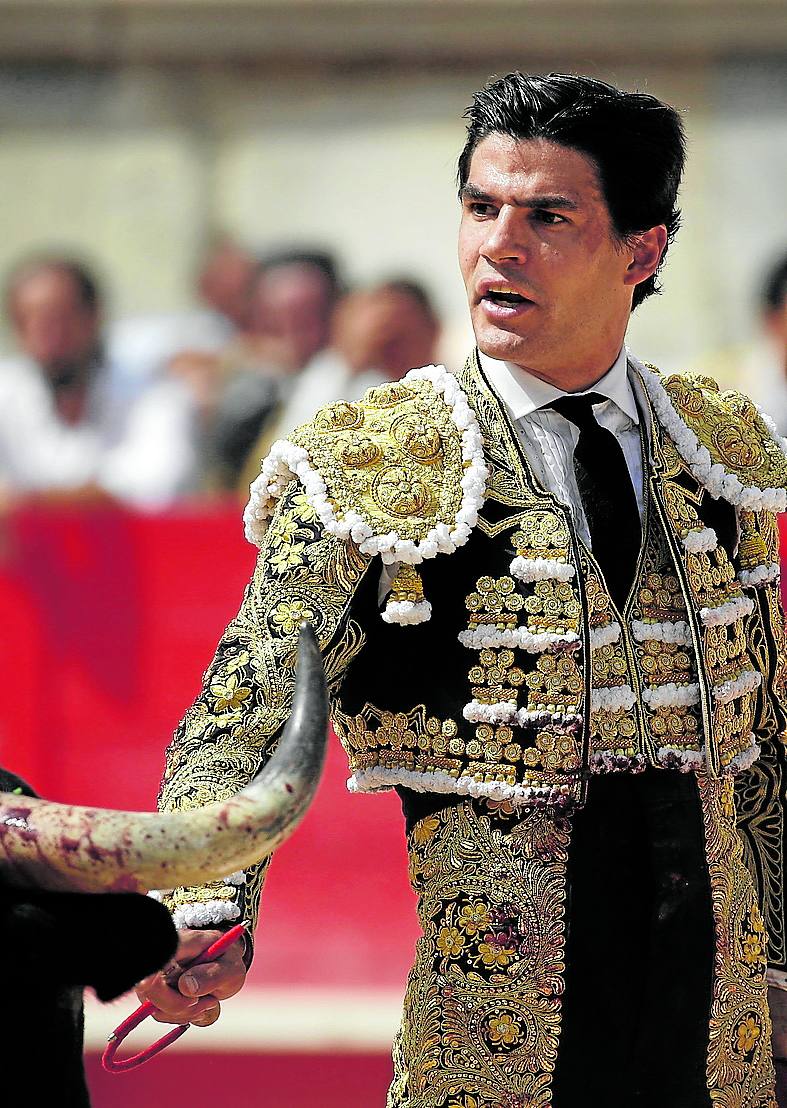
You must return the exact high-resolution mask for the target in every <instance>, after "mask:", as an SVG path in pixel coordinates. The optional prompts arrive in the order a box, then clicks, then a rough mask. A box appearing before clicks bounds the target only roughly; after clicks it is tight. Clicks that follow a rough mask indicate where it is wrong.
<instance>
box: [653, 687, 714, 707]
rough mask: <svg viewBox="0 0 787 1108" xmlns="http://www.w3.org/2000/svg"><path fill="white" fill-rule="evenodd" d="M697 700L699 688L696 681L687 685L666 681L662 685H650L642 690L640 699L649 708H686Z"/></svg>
mask: <svg viewBox="0 0 787 1108" xmlns="http://www.w3.org/2000/svg"><path fill="white" fill-rule="evenodd" d="M699 698H700V687H699V685H698V684H697V683H696V681H693V682H691V683H690V684H688V685H677V684H675V682H674V681H667V682H666V683H665V684H664V685H651V686H650V687H645V688H644V689H643V690H642V699H643V700H644V702H645V703H646V704H648V705H649V706H650V707H651V708H688V707H689V706H690V705H692V704H696V703H697V702H698V700H699Z"/></svg>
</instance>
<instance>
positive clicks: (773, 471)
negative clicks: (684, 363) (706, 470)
mask: <svg viewBox="0 0 787 1108" xmlns="http://www.w3.org/2000/svg"><path fill="white" fill-rule="evenodd" d="M663 384H664V387H665V388H666V390H667V392H668V393H669V397H670V400H671V401H672V403H673V404H674V405H675V408H676V410H677V411H678V414H679V415H680V416H681V418H682V419H683V420H684V421H685V422H686V424H687V425H688V426H689V427H690V428H691V430H692V431H693V432H694V434H695V435H696V436H697V438H698V439H699V441H700V443H701V445H702V446H704V447H706V448H707V449H708V450H709V451H710V452H711V455H712V458H713V460H714V461H720V462H721V463H722V464H723V465H724V467H725V469H727V470H728V471H729V472H730V473H734V474H735V475H736V476H737V477H738V478H739V479H740V480H741V481H742V482H743V484H744V485H756V486H758V487H759V488H763V489H767V488H784V487H785V484H787V461H786V460H785V457H784V455H783V454H782V452H781V449H780V448H779V445H778V443H776V442H775V440H774V438H773V436H772V435H771V433H770V431H769V430H768V428H767V427H766V425H765V423H764V422H763V420H762V418H761V416H760V415H759V413H758V412H757V409H756V407H755V406H754V404H753V403H752V402H751V400H749V398H748V397H746V396H743V395H742V394H741V393H737V392H724V393H719V391H718V385H717V384H716V383H715V382H714V381H712V380H711V379H710V378H707V377H704V378H703V377H691V376H685V375H682V374H674V375H672V376H669V377H665V378H663Z"/></svg>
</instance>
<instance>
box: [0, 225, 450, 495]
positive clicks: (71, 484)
mask: <svg viewBox="0 0 787 1108" xmlns="http://www.w3.org/2000/svg"><path fill="white" fill-rule="evenodd" d="M195 301H196V302H197V306H196V307H195V308H194V310H192V311H189V312H183V313H172V314H166V315H158V316H144V317H138V318H131V319H121V320H112V319H109V318H108V315H107V310H106V302H105V296H104V293H103V290H102V288H101V286H100V283H99V281H98V280H97V278H96V276H95V275H94V274H93V273H92V272H91V271H90V269H89V267H87V266H86V265H84V264H83V263H82V262H80V261H77V260H74V259H72V258H67V257H64V256H58V255H54V254H52V255H40V256H36V257H32V258H27V259H24V260H22V261H20V262H19V263H18V264H17V265H16V266H15V267H14V268H13V270H12V271H11V273H10V275H9V277H8V279H7V282H6V290H5V307H6V312H7V315H8V320H9V323H10V326H11V329H12V332H13V336H14V339H15V344H16V347H17V350H16V351H15V352H14V353H10V354H8V355H7V356H5V357H4V358H2V360H0V496H2V498H3V500H4V502H5V504H6V505H9V504H14V503H17V502H18V501H19V500H20V499H23V498H30V497H36V498H46V499H52V498H68V499H88V500H95V499H100V498H111V499H114V500H117V501H120V502H123V503H126V504H129V505H132V506H134V507H138V508H143V509H158V508H163V507H166V506H168V505H170V504H172V503H174V502H176V501H178V500H180V499H182V498H187V497H188V498H191V497H194V496H197V495H210V494H221V493H237V494H238V495H239V496H241V497H245V496H246V495H247V492H248V486H249V483H250V481H251V480H253V478H254V477H255V475H256V474H257V472H258V471H259V466H260V460H261V458H262V457H263V456H264V454H265V453H266V452H267V449H268V447H269V446H270V444H271V443H273V442H274V441H275V440H276V439H278V438H282V437H284V436H286V435H287V434H288V432H289V431H291V430H292V429H293V428H294V427H295V426H297V425H298V424H299V423H301V422H303V421H305V420H307V419H309V418H310V417H311V416H312V415H313V414H314V412H315V411H316V410H317V409H318V408H319V407H321V406H323V405H325V404H329V403H332V402H333V401H336V400H340V399H345V400H355V399H359V398H360V397H361V396H362V395H363V393H364V392H365V391H366V390H367V389H368V388H370V387H372V386H374V385H377V384H381V383H383V382H385V381H390V380H396V379H398V378H399V377H401V376H402V374H403V373H405V372H406V371H407V370H408V369H409V368H411V367H413V366H418V365H425V364H428V363H430V362H433V361H434V360H435V358H436V345H437V341H438V338H439V332H440V325H439V321H438V318H437V315H436V313H435V310H434V308H433V306H432V303H431V300H430V298H429V295H428V293H427V292H426V290H425V289H424V288H422V287H421V286H420V285H419V284H418V283H417V282H415V281H412V280H409V279H405V278H400V279H392V280H388V281H385V282H381V283H379V284H375V285H373V286H371V287H362V288H355V289H347V288H346V287H345V284H344V281H343V279H342V276H341V273H340V270H339V267H338V263H337V261H336V259H334V258H333V257H332V256H331V255H329V254H327V253H325V252H322V251H319V250H313V251H310V250H297V251H296V250H292V251H280V252H278V253H276V254H269V255H268V256H266V257H264V258H262V259H259V258H256V257H255V256H254V255H253V254H252V253H251V252H250V251H248V250H247V249H246V248H245V247H244V246H242V245H241V244H240V243H238V242H236V241H234V240H232V239H230V238H228V237H219V238H217V239H216V240H215V241H214V242H213V243H212V244H211V246H210V247H209V249H208V250H207V251H206V253H205V256H204V259H203V262H202V265H201V266H200V268H199V272H198V274H197V279H196V282H195Z"/></svg>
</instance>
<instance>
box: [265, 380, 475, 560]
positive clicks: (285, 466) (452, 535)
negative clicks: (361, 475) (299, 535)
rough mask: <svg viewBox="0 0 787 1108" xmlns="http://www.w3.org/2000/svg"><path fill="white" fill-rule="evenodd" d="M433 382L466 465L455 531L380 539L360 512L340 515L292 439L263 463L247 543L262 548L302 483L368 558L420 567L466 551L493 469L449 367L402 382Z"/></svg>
mask: <svg viewBox="0 0 787 1108" xmlns="http://www.w3.org/2000/svg"><path fill="white" fill-rule="evenodd" d="M402 380H403V381H404V382H407V381H429V382H431V384H432V387H433V388H434V390H435V392H437V393H438V394H440V395H441V396H442V398H443V400H444V401H445V403H446V405H447V406H448V407H449V408H450V410H451V417H452V419H453V421H454V423H455V424H456V426H457V428H458V429H459V431H460V432H461V434H462V460H463V462H464V464H465V474H464V477H463V478H462V490H463V491H462V502H461V504H460V505H459V510H458V511H457V513H456V516H455V517H454V525H453V527H449V526H448V525H447V524H445V523H438V524H437V525H436V526H435V527H433V528H431V530H430V531H429V532H428V534H427V535H426V537H425V538H423V539H422V540H421V541H420V542H414V541H413V540H412V539H402V538H400V537H399V535H398V534H397V532H396V531H390V532H388V533H387V534H384V535H378V534H375V532H374V530H373V528H372V527H371V525H370V524H369V523H368V521H367V520H365V519H364V518H363V516H361V515H360V513H358V512H354V511H350V512H346V513H345V514H344V515H343V516H342V517H341V518H339V517H338V516H337V515H336V512H335V510H334V507H333V505H332V504H331V502H330V500H329V498H328V488H327V486H326V484H325V481H324V480H323V479H322V477H321V476H320V474H319V473H318V472H317V470H315V469H313V468H312V466H311V463H310V461H309V456H308V453H307V452H306V450H305V449H304V448H303V447H302V446H296V445H295V444H294V443H291V442H289V441H288V440H287V439H279V441H278V442H275V443H274V444H273V446H272V447H271V450H270V453H269V454H268V456H267V458H265V460H264V461H263V463H262V469H261V471H260V475H259V477H257V478H256V480H255V481H254V482H253V483H252V485H251V489H250V497H249V502H248V504H247V505H246V510H245V511H244V513H243V520H244V524H245V529H246V538H247V539H248V540H249V542H252V543H255V544H256V545H257V546H259V545H260V544H261V542H262V540H263V538H264V535H265V532H266V530H267V528H268V523H269V521H270V518H271V516H272V515H273V511H274V508H275V505H276V501H277V500H278V499H279V498H280V497H281V496H282V494H283V492H284V490H285V489H286V488H287V485H288V484H289V483H290V482H291V481H292V480H293V479H294V478H297V479H298V480H299V481H300V482H301V485H302V486H303V490H304V492H305V493H306V497H307V499H308V501H309V504H310V505H311V507H312V508H313V509H314V511H315V513H316V514H317V517H318V518H319V520H320V522H321V523H322V525H323V527H324V529H325V531H326V532H327V533H328V534H330V535H335V536H336V537H337V538H339V539H352V540H353V542H355V543H357V544H358V546H359V548H360V550H361V553H363V554H371V555H375V554H379V555H380V556H381V558H382V560H383V562H385V563H387V564H391V563H393V562H407V563H409V564H410V565H419V564H420V563H421V562H422V561H424V559H425V558H434V557H436V556H437V555H438V554H452V553H453V552H454V551H455V550H456V549H457V547H460V546H463V545H464V544H465V543H466V542H467V540H468V539H469V537H470V534H471V532H472V530H473V528H474V527H475V525H476V523H477V522H478V511H479V509H480V507H481V505H482V504H483V502H484V498H485V495H486V481H487V478H488V476H489V470H488V468H487V466H486V464H485V462H484V444H483V439H482V438H481V432H480V431H479V429H478V422H477V420H476V417H475V413H474V412H473V410H472V408H471V407H470V405H469V404H468V402H467V397H466V396H465V394H464V392H462V390H461V389H460V387H459V385H458V384H457V381H456V378H455V377H454V375H453V374H452V373H449V372H448V370H447V369H446V368H445V366H425V367H424V368H422V369H411V370H410V372H409V373H407V374H406V375H405V376H404V378H403V379H402Z"/></svg>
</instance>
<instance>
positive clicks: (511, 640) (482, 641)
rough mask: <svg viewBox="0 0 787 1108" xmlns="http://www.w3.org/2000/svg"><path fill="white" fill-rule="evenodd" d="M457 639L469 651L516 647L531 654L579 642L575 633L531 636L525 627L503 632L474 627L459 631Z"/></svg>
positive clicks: (548, 633) (547, 633) (550, 632)
mask: <svg viewBox="0 0 787 1108" xmlns="http://www.w3.org/2000/svg"><path fill="white" fill-rule="evenodd" d="M458 638H459V641H460V643H461V644H462V646H467V647H469V648H470V649H471V650H484V649H486V648H487V647H497V646H505V647H508V648H509V649H512V648H516V647H518V648H519V649H521V650H527V651H529V652H530V653H531V654H540V653H541V651H543V650H549V648H550V647H553V646H570V645H571V644H572V643H575V642H579V635H577V633H576V632H575V631H567V632H566V633H565V635H556V634H554V633H553V632H552V631H542V632H539V633H537V634H533V633H532V632H531V631H528V630H527V628H526V627H511V628H508V629H507V630H505V631H501V630H499V629H498V628H489V627H474V628H472V630H470V629H468V630H467V631H460V632H459V636H458Z"/></svg>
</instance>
